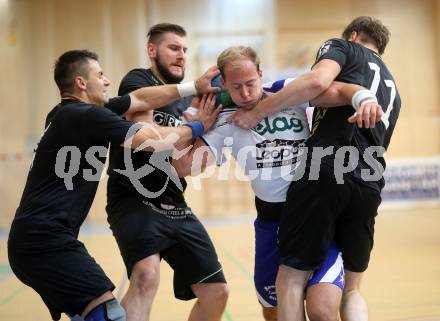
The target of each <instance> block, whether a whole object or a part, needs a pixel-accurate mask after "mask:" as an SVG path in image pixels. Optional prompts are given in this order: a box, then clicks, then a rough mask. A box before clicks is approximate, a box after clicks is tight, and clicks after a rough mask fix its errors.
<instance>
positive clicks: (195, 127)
mask: <svg viewBox="0 0 440 321" xmlns="http://www.w3.org/2000/svg"><path fill="white" fill-rule="evenodd" d="M183 126H188V127H189V128H191V130H192V138H193V139H196V138H197V137H200V136H202V135H203V133H204V132H205V127H204V126H203V124H202V122H201V121H200V120H193V121H190V122H189V123H186V124H183Z"/></svg>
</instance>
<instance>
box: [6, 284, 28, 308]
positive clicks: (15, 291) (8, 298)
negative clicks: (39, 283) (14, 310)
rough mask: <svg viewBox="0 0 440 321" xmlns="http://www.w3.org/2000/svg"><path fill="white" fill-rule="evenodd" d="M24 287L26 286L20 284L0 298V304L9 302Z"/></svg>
mask: <svg viewBox="0 0 440 321" xmlns="http://www.w3.org/2000/svg"><path fill="white" fill-rule="evenodd" d="M25 289H26V286H25V285H21V286H20V287H18V288H17V289H15V290H14V291H12V293H11V294H9V295H8V296H7V297H5V298H3V299H0V305H5V304H7V303H9V302H11V301H12V299H13V298H15V297H16V296H17V295H19V294H20V293H21V292H22V291H23V290H25Z"/></svg>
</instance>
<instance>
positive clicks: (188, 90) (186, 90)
mask: <svg viewBox="0 0 440 321" xmlns="http://www.w3.org/2000/svg"><path fill="white" fill-rule="evenodd" d="M177 91H178V92H179V95H180V97H181V98H183V97H188V96H194V95H197V89H196V83H195V82H194V81H190V82H185V83H183V84H178V85H177Z"/></svg>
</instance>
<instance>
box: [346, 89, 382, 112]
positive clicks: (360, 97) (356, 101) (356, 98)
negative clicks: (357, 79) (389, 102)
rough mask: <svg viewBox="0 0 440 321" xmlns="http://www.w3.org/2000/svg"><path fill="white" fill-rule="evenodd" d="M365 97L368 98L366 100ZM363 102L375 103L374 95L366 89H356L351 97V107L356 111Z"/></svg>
mask: <svg viewBox="0 0 440 321" xmlns="http://www.w3.org/2000/svg"><path fill="white" fill-rule="evenodd" d="M366 99H368V100H366ZM365 102H375V103H377V98H376V96H375V95H374V94H373V93H372V92H371V91H369V90H368V89H362V90H358V91H357V92H356V93H355V94H354V95H353V97H352V98H351V105H352V106H353V108H354V109H355V110H356V111H358V110H359V108H360V107H361V105H362V103H365Z"/></svg>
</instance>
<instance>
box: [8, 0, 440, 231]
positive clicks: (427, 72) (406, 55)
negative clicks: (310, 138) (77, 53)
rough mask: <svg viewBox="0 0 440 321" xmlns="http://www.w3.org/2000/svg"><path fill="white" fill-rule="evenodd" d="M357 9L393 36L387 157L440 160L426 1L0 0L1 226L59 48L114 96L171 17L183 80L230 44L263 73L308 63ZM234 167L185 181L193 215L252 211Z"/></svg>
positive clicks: (432, 9) (21, 176)
mask: <svg viewBox="0 0 440 321" xmlns="http://www.w3.org/2000/svg"><path fill="white" fill-rule="evenodd" d="M358 15H374V16H376V17H378V18H380V19H382V20H383V22H384V23H385V24H386V25H387V26H388V27H389V28H390V30H391V33H392V37H391V41H390V43H389V46H388V48H387V50H386V53H385V55H384V57H383V58H384V60H385V61H386V62H387V64H388V66H389V68H390V69H391V71H392V72H393V74H394V76H395V80H396V83H397V85H398V87H399V90H400V94H401V97H402V102H403V105H402V111H401V116H400V119H399V122H398V125H397V127H396V131H395V135H394V137H393V141H392V143H391V146H390V149H389V151H388V158H389V159H396V158H415V157H417V158H420V157H421V158H423V157H430V156H435V155H439V154H440V104H439V97H438V89H439V88H440V84H439V70H440V67H439V64H438V59H437V57H438V56H439V53H440V19H439V18H440V4H439V1H437V0H425V1H419V0H376V1H362V2H359V1H355V0H335V1H332V2H329V1H324V0H319V1H299V0H297V1H294V0H292V1H288V0H278V1H270V0H254V1H251V0H241V1H232V0H223V1H222V0H211V1H208V0H206V1H203V0H194V1H192V0H180V1H176V0H161V1H159V0H150V1H147V0H145V1H142V0H125V1H117V0H88V1H85V0H77V1H67V0H15V1H12V0H0V70H1V76H2V77H1V80H0V99H1V105H0V114H1V115H2V116H1V118H0V131H1V132H0V134H1V136H0V199H1V200H3V202H2V206H1V209H2V211H1V214H0V229H7V228H8V225H9V224H10V221H11V219H12V217H13V213H14V211H15V209H16V207H17V205H18V202H19V198H20V195H21V192H22V189H23V186H24V180H25V178H26V174H27V170H28V168H29V164H30V159H31V151H32V147H33V145H34V144H35V142H36V140H37V139H38V137H39V136H40V135H41V133H42V130H43V126H44V119H45V116H46V114H47V112H48V111H49V110H50V109H51V108H52V107H53V106H54V105H55V104H56V103H57V102H58V101H59V97H58V92H57V89H56V87H55V84H54V82H53V80H52V72H53V64H54V61H55V59H56V58H57V57H58V56H59V55H60V54H61V53H63V52H64V51H66V50H69V49H73V48H87V49H90V50H93V51H96V52H98V53H99V55H100V60H101V65H102V66H103V68H104V71H105V73H106V74H107V76H108V77H109V78H110V80H111V81H112V86H111V94H113V95H115V94H116V91H117V87H118V84H119V81H120V79H121V78H122V77H123V75H124V74H125V73H126V72H127V71H128V70H130V69H131V68H134V67H138V66H148V61H147V57H146V54H145V34H146V31H147V30H148V28H149V26H151V25H152V24H155V23H158V22H164V21H166V22H174V23H178V24H181V25H183V26H184V27H185V28H186V29H187V31H188V44H189V51H188V62H187V77H186V78H187V79H193V78H194V77H196V75H198V74H200V73H201V72H202V71H203V70H204V69H205V68H206V67H207V66H209V65H211V64H213V63H215V58H216V55H217V54H218V53H219V52H220V51H221V50H222V49H223V48H224V47H226V46H229V45H234V44H246V45H251V46H254V47H255V48H256V49H258V51H259V52H260V55H261V58H262V62H263V63H262V65H263V70H264V77H265V79H273V78H276V77H279V76H284V75H288V74H298V73H301V72H303V71H305V70H307V69H308V68H309V67H310V65H311V63H312V62H313V58H314V55H315V52H316V49H317V48H318V47H319V45H320V44H321V43H322V42H323V41H324V40H326V39H328V38H331V37H335V36H339V35H340V33H341V31H342V30H343V28H344V27H345V25H346V24H347V23H348V22H349V21H350V20H351V19H352V18H353V17H355V16H358ZM234 166H235V165H234V164H231V168H232V169H233V170H229V171H228V170H227V169H223V170H218V169H215V170H214V173H213V174H212V175H211V177H210V178H207V179H203V180H202V187H203V189H202V191H200V190H197V188H195V187H197V186H196V185H194V184H193V183H190V184H189V190H188V193H187V195H188V199H189V202H190V204H191V206H192V207H193V209H194V210H195V211H196V213H198V214H199V215H200V216H204V217H223V216H228V215H235V214H237V213H250V212H252V211H253V200H252V193H251V191H250V189H249V187H248V184H247V183H246V182H242V181H237V180H233V179H232V178H233V177H235V176H236V175H235V170H234ZM219 178H220V179H219ZM104 180H105V179H104ZM104 189H105V185H104V184H101V187H100V191H99V192H98V195H97V199H96V202H95V204H94V206H93V209H92V214H91V216H90V220H92V221H95V222H99V223H102V222H104V221H105V213H104V205H105V197H104V195H105V193H104Z"/></svg>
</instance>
